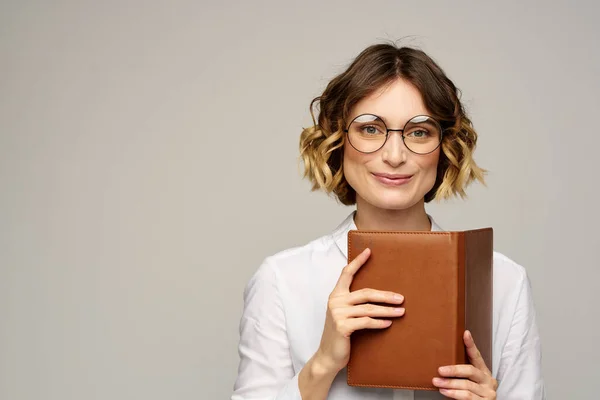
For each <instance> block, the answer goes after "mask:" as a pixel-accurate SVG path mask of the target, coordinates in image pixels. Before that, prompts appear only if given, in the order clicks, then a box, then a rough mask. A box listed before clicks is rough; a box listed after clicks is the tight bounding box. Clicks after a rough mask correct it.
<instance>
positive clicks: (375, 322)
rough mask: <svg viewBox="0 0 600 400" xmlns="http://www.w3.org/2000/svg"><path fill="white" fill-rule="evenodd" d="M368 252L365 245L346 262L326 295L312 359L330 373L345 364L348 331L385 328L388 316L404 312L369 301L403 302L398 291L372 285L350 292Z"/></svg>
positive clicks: (347, 355)
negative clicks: (325, 305)
mask: <svg viewBox="0 0 600 400" xmlns="http://www.w3.org/2000/svg"><path fill="white" fill-rule="evenodd" d="M370 254H371V251H370V249H365V250H364V251H363V252H362V253H360V254H359V255H358V256H357V257H356V258H355V259H354V260H352V261H351V262H350V263H349V264H348V265H346V266H345V267H344V269H343V270H342V273H341V275H340V278H339V279H338V282H337V284H336V285H335V288H334V289H333V291H332V292H331V294H330V295H329V301H328V303H327V316H326V318H325V327H324V329H323V335H322V337H321V344H320V345H319V349H318V350H317V353H316V354H315V359H316V360H318V362H319V363H320V365H321V366H322V367H323V368H325V369H326V370H327V371H330V372H332V373H337V372H339V371H340V370H341V369H342V368H344V367H345V366H346V365H347V364H348V361H349V358H350V335H351V334H352V333H353V332H354V331H357V330H359V329H383V328H387V327H388V326H390V325H391V324H392V321H390V320H389V319H387V318H395V317H400V316H402V315H404V308H399V307H387V306H381V305H375V304H371V302H375V303H387V304H395V305H398V304H402V302H403V301H404V297H403V296H401V295H400V294H397V293H393V292H385V291H381V290H374V289H361V290H356V291H354V292H350V284H351V283H352V279H353V278H354V274H356V272H357V271H358V270H359V269H360V267H361V266H362V265H363V264H364V263H365V262H366V261H367V259H368V258H369V256H370ZM373 317H383V318H386V319H375V318H373Z"/></svg>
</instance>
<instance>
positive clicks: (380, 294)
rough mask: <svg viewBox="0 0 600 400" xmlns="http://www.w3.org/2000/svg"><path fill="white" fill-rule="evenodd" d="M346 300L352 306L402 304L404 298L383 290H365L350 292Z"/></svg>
mask: <svg viewBox="0 0 600 400" xmlns="http://www.w3.org/2000/svg"><path fill="white" fill-rule="evenodd" d="M347 299H348V304H352V305H354V304H362V303H389V304H402V302H403V301H404V296H402V295H401V294H399V293H394V292H388V291H385V290H376V289H370V288H365V289H359V290H355V291H354V292H351V293H350V294H349V295H348V298H347Z"/></svg>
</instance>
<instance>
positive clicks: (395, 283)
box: [348, 228, 493, 390]
mask: <svg viewBox="0 0 600 400" xmlns="http://www.w3.org/2000/svg"><path fill="white" fill-rule="evenodd" d="M366 247H369V248H370V249H371V255H370V257H369V259H368V260H367V262H366V263H365V264H364V265H363V266H362V267H361V268H360V270H359V271H358V272H357V273H356V275H355V276H354V280H353V281H352V285H351V286H350V290H351V291H354V290H358V289H362V288H373V289H379V290H390V291H393V292H397V293H400V294H402V295H403V296H404V303H403V305H402V307H405V309H406V313H405V314H404V316H402V317H398V318H394V319H393V320H392V321H393V322H392V325H391V326H390V327H389V328H385V329H383V330H371V329H364V330H360V331H356V332H354V333H353V334H352V336H351V337H350V341H351V351H350V362H349V363H348V384H349V385H351V386H367V387H389V388H402V389H413V390H438V388H436V387H435V386H433V384H432V383H431V380H432V378H433V377H435V376H439V374H438V373H437V369H438V367H440V366H442V365H454V364H467V363H469V359H468V357H467V354H466V349H465V345H464V341H463V334H464V331H465V329H468V330H470V331H471V333H472V334H473V338H474V340H475V344H476V345H477V347H478V348H479V350H480V352H481V354H482V356H483V358H484V360H485V362H486V364H487V366H488V368H490V369H491V368H492V272H493V269H492V268H493V265H492V257H493V254H492V253H493V230H492V228H485V229H477V230H469V231H460V232H431V231H418V232H381V231H379V232H377V231H360V230H358V231H357V230H351V231H350V232H348V261H351V260H353V259H354V257H356V256H357V255H358V254H360V252H362V251H363V250H364V249H365V248H366Z"/></svg>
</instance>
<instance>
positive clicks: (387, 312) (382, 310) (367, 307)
mask: <svg viewBox="0 0 600 400" xmlns="http://www.w3.org/2000/svg"><path fill="white" fill-rule="evenodd" d="M338 310H339V311H338V312H339V313H340V314H341V315H343V316H344V317H346V318H356V317H400V316H402V315H404V312H405V311H406V310H405V309H404V308H401V307H386V306H379V305H375V304H359V305H356V306H350V307H344V308H341V309H338Z"/></svg>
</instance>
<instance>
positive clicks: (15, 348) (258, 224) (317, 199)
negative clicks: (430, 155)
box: [0, 0, 600, 400]
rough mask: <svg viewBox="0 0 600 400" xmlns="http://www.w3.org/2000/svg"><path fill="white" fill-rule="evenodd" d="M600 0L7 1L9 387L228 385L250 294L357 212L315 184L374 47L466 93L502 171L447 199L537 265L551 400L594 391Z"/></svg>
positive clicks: (171, 391) (2, 249)
mask: <svg viewBox="0 0 600 400" xmlns="http://www.w3.org/2000/svg"><path fill="white" fill-rule="evenodd" d="M599 14H600V6H599V5H598V3H597V2H593V1H577V2H567V1H552V2H542V1H538V2H530V1H522V2H521V1H504V2H481V1H469V2H466V1H452V2H449V1H424V2H421V1H411V2H404V1H378V2H364V1H318V2H317V1H302V2H286V1H275V0H272V1H236V2H216V1H215V2H204V1H187V2H183V1H163V2H161V1H157V0H149V1H138V2H134V1H132V0H126V1H103V2H100V1H89V0H88V1H54V2H43V1H24V0H23V1H16V0H15V1H2V2H0V72H1V73H0V188H1V192H0V194H1V195H0V399H3V400H5V399H6V400H13V399H14V400H33V399H45V400H54V399H56V400H67V399H77V400H79V399H111V400H117V399H123V400H124V399H146V400H151V399H209V400H212V399H225V398H228V397H229V395H230V393H231V391H232V386H233V382H234V380H235V376H236V372H237V363H238V356H237V341H238V322H239V317H240V315H241V310H242V293H243V288H244V286H245V284H246V282H247V281H248V279H249V278H250V276H251V275H252V274H253V273H254V271H255V270H256V269H257V268H258V266H259V264H260V262H261V261H262V260H263V259H264V258H265V257H266V256H268V255H270V254H273V253H275V252H277V251H279V250H282V249H285V248H287V247H291V246H298V245H302V244H304V243H306V242H308V241H309V240H311V239H314V238H316V237H317V236H320V235H323V234H326V233H328V232H330V231H331V230H332V229H333V228H334V227H335V226H337V224H338V223H339V222H340V221H341V220H342V219H343V218H344V217H345V216H346V215H347V214H348V213H349V212H351V210H352V209H351V208H348V207H344V206H342V205H339V204H337V203H336V202H335V201H334V200H333V199H331V198H328V197H327V196H325V195H324V194H322V193H311V192H310V190H309V189H310V187H309V183H308V182H307V181H305V180H302V179H301V174H300V172H299V171H300V169H301V165H300V164H299V163H298V138H299V135H300V132H301V130H302V128H303V127H306V126H308V125H309V124H310V122H311V120H310V116H309V113H308V106H309V102H310V100H311V99H312V98H313V97H315V96H317V95H319V94H320V93H321V91H322V90H323V89H324V87H325V85H326V84H327V82H328V80H329V79H331V78H332V77H333V76H335V75H336V74H337V73H339V72H341V71H342V70H343V69H344V68H345V67H346V66H347V65H348V63H349V62H350V61H351V60H352V59H353V58H354V57H355V56H356V55H358V53H359V52H360V51H361V50H362V49H363V48H364V47H366V46H368V45H370V44H372V43H375V42H380V41H384V40H397V39H401V38H403V39H402V41H401V42H400V43H403V44H406V45H412V46H418V47H420V48H422V49H423V50H425V51H427V52H428V53H429V54H430V55H431V56H432V57H433V58H434V59H435V60H436V61H438V62H439V64H440V65H441V66H442V68H443V69H444V70H445V71H446V73H447V74H448V75H449V77H450V78H451V79H452V80H453V81H454V82H455V84H456V85H457V86H458V87H459V88H460V89H461V90H462V93H463V96H462V99H463V101H464V103H465V105H466V107H467V109H468V112H469V114H470V116H471V117H472V120H473V122H474V125H475V128H476V129H477V131H478V132H479V135H480V140H479V144H478V148H477V150H476V152H475V156H476V161H477V162H478V163H479V164H480V165H481V166H482V167H484V168H486V169H487V170H489V174H488V177H487V187H484V186H482V185H473V186H471V187H470V188H469V190H468V194H469V198H468V199H467V200H465V201H463V200H459V199H458V200H453V201H449V202H446V203H440V204H431V205H429V206H428V212H429V213H431V214H432V215H433V216H434V217H435V218H436V220H437V221H438V222H439V223H440V225H441V226H442V227H443V228H445V229H463V228H471V227H481V226H492V227H494V229H495V248H496V250H498V251H501V252H503V253H504V254H506V255H508V256H509V257H511V258H512V259H514V260H515V261H517V262H519V263H520V264H522V265H523V266H525V267H526V269H527V271H528V273H529V276H530V279H531V282H532V285H533V290H534V296H535V301H536V307H537V311H538V318H539V325H540V331H541V336H542V340H543V350H544V354H543V358H544V362H543V367H544V376H545V380H546V385H547V391H548V395H549V398H553V399H595V398H597V396H598V395H597V383H598V381H599V380H600V374H599V369H598V367H597V360H598V359H599V358H600V351H599V349H598V344H597V343H598V332H599V326H598V316H599V312H598V303H599V300H600V296H599V294H598V293H599V291H600V289H599V286H598V282H599V279H600V274H599V273H598V269H599V267H600V263H599V261H598V260H599V257H598V249H599V248H600V240H599V235H598V226H599V224H600V218H599V216H600V212H599V210H598V208H599V207H598V194H599V193H598V192H599V191H598V154H599V153H598V146H599V145H600V140H599V138H598V135H599V131H598V115H599V111H598V110H599V109H600V100H599V90H600V78H599V76H600V50H599V49H600V47H599V45H598V43H599V42H600V28H599V25H598V24H597V21H596V20H597V16H598V15H599Z"/></svg>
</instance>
